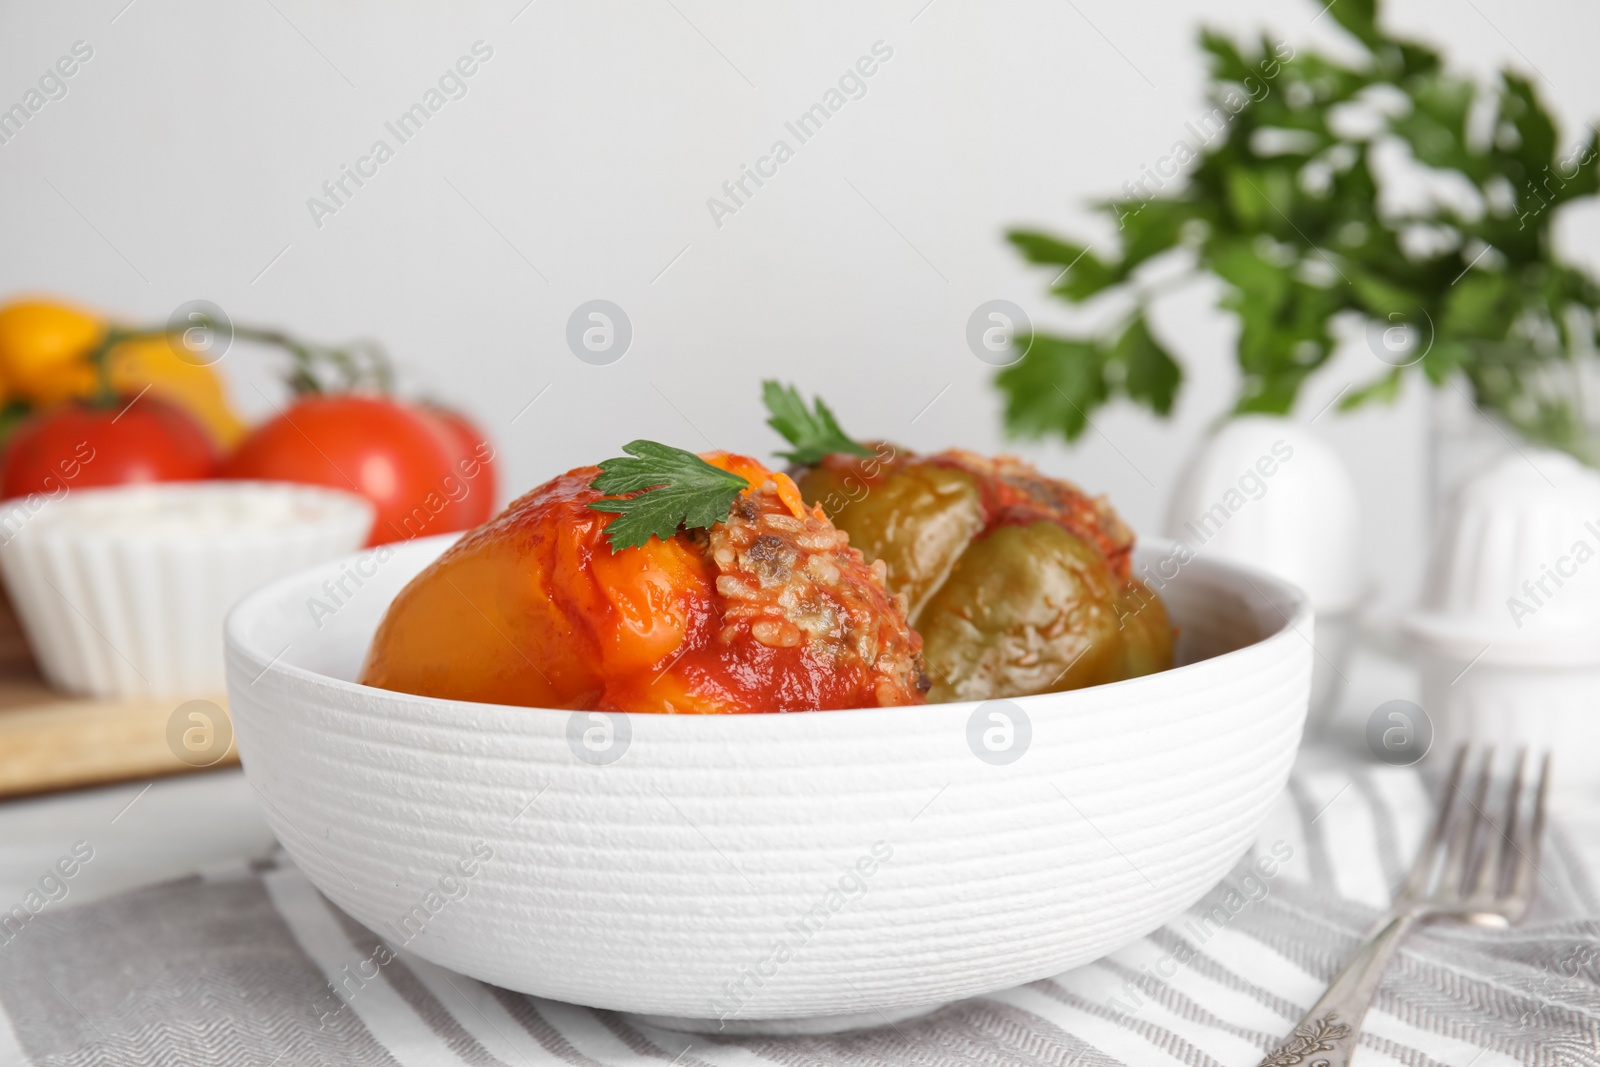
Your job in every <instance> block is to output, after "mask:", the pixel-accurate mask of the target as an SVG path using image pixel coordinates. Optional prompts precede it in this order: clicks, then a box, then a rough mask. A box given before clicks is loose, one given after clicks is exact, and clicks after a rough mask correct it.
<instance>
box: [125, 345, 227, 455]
mask: <svg viewBox="0 0 1600 1067" xmlns="http://www.w3.org/2000/svg"><path fill="white" fill-rule="evenodd" d="M179 344H180V342H179V341H178V339H177V338H176V337H174V338H171V340H170V342H169V339H168V338H166V337H153V338H148V339H146V340H143V341H124V342H123V343H122V344H120V345H117V346H116V347H115V348H113V349H112V350H111V384H112V385H113V386H114V387H115V388H116V390H117V392H119V393H123V394H126V395H130V396H131V395H133V394H136V393H139V392H141V391H142V390H143V389H144V388H145V387H146V386H148V387H149V388H150V395H152V396H159V397H161V398H163V399H165V400H170V401H172V402H173V403H174V404H177V405H178V406H179V407H181V408H183V409H184V410H185V411H187V412H188V413H189V414H191V415H193V416H194V417H195V418H196V419H198V420H200V423H201V425H203V426H204V427H205V428H206V429H207V430H209V431H210V433H211V436H212V437H213V438H215V439H216V442H217V444H218V445H220V446H221V447H222V448H223V449H224V450H226V449H229V448H232V447H233V445H234V444H235V443H237V442H238V440H239V438H241V437H243V436H244V431H245V425H244V422H243V421H241V420H240V418H239V416H238V415H236V414H234V412H233V409H232V408H231V407H229V406H228V398H227V394H226V393H225V392H224V391H223V388H222V380H221V379H220V378H219V377H218V376H217V373H216V372H215V371H214V370H212V369H211V368H210V367H205V366H197V365H196V364H194V363H192V362H190V361H189V360H187V359H184V358H183V357H182V356H180V355H179V354H178V351H177V349H178V347H179Z"/></svg>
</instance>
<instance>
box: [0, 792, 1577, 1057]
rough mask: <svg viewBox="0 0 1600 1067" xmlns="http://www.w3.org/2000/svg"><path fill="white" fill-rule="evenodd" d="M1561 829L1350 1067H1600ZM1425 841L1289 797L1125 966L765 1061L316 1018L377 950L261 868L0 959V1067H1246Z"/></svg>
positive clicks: (1434, 933)
mask: <svg viewBox="0 0 1600 1067" xmlns="http://www.w3.org/2000/svg"><path fill="white" fill-rule="evenodd" d="M1560 814H1561V815H1562V816H1563V821H1561V822H1560V823H1559V824H1558V825H1557V826H1556V827H1555V828H1554V829H1553V832H1552V835H1551V837H1550V839H1549V840H1548V842H1547V846H1546V850H1545V857H1544V860H1543V861H1542V863H1541V865H1540V866H1541V868H1542V870H1541V877H1540V889H1541V894H1542V895H1541V899H1540V901H1539V903H1538V905H1537V908H1536V911H1535V913H1534V914H1533V916H1532V917H1531V918H1530V920H1529V921H1528V922H1527V923H1525V924H1523V925H1522V926H1520V927H1518V928H1517V929H1515V930H1512V931H1504V930H1499V931H1496V930H1482V929H1474V928H1465V927H1455V926H1438V927H1433V928H1429V929H1426V930H1424V931H1423V932H1421V933H1419V934H1418V935H1416V936H1415V937H1413V938H1412V939H1411V940H1410V941H1409V942H1408V943H1407V946H1406V947H1405V948H1404V949H1402V951H1401V954H1400V958H1399V959H1398V960H1397V961H1396V963H1395V964H1394V965H1393V968H1392V970H1391V972H1390V974H1389V976H1388V978H1387V980H1386V981H1385V983H1384V986H1383V989H1382V992H1381V993H1380V995H1379V998H1378V1002H1377V1005H1376V1006H1375V1008H1374V1010H1373V1012H1372V1014H1371V1015H1369V1016H1368V1019H1367V1025H1366V1028H1365V1031H1364V1034H1363V1044H1364V1051H1363V1052H1362V1053H1361V1056H1360V1059H1359V1060H1358V1063H1359V1064H1360V1065H1361V1067H1380V1065H1388V1064H1407V1065H1412V1067H1434V1065H1440V1067H1443V1065H1452V1067H1500V1065H1503V1064H1513V1063H1517V1064H1543V1065H1552V1067H1555V1065H1580V1064H1594V1065H1600V898H1597V896H1596V892H1597V875H1600V833H1597V832H1596V830H1597V828H1600V812H1590V811H1585V810H1583V809H1582V808H1575V807H1570V806H1569V807H1568V808H1567V809H1564V810H1563V811H1562V812H1560ZM1428 815H1429V803H1428V796H1427V790H1426V789H1425V787H1424V783H1423V782H1422V780H1421V779H1420V778H1419V777H1418V776H1417V775H1416V774H1415V773H1414V772H1412V771H1409V770H1403V769H1394V768H1386V767H1366V766H1362V767H1346V768H1340V767H1334V768H1330V769H1326V770H1318V771H1300V772H1297V773H1296V775H1295V776H1294V778H1293V779H1292V781H1291V784H1290V788H1289V789H1288V791H1287V792H1286V793H1285V795H1284V797H1283V799H1282V802H1281V803H1280V804H1279V806H1278V808H1277V810H1276V811H1275V812H1274V815H1273V817H1272V818H1271V820H1270V821H1269V822H1268V824H1267V826H1266V827H1265V829H1264V831H1263V834H1262V836H1261V839H1260V841H1259V843H1258V845H1257V847H1256V850H1255V853H1254V854H1253V856H1252V857H1247V858H1246V860H1245V861H1243V862H1242V863H1241V864H1240V865H1239V867H1238V868H1237V869H1236V870H1235V871H1234V872H1233V874H1232V875H1230V876H1229V878H1227V879H1226V880H1224V882H1223V883H1222V884H1221V885H1219V886H1217V887H1216V889H1214V890H1213V891H1212V892H1211V893H1210V894H1208V895H1207V897H1206V898H1205V899H1204V900H1202V901H1201V902H1200V903H1199V904H1197V905H1196V906H1195V907H1194V908H1193V909H1191V910H1190V912H1189V913H1188V914H1186V915H1185V916H1182V917H1180V918H1178V919H1177V920H1175V921H1174V922H1172V923H1171V924H1169V925H1168V926H1167V927H1165V928H1164V929H1161V930H1159V931H1157V932H1156V933H1154V934H1152V935H1151V936H1149V937H1147V938H1145V939H1143V940H1142V941H1139V942H1138V943H1136V944H1133V945H1130V946H1128V947H1126V948H1124V949H1122V950H1121V951H1119V952H1116V953H1114V954H1112V955H1111V956H1109V957H1107V958H1106V959H1103V960H1100V961H1099V962H1097V963H1093V964H1090V965H1088V966H1085V967H1080V968H1078V969H1076V970H1073V971H1069V972H1067V973H1065V974H1060V975H1057V976H1055V977H1054V978H1048V979H1045V980H1043V981H1039V982H1034V983H1031V984H1029V985H1026V986H1021V987H1018V988H1016V989H1010V990H1006V991H1004V992H1000V993H995V994H993V995H990V996H986V997H979V998H975V999H973V1000H969V1001H965V1002H962V1003H959V1004H955V1005H951V1006H949V1007H947V1008H945V1009H943V1010H942V1011H939V1012H937V1013H935V1014H933V1015H930V1016H926V1017H924V1018H921V1019H916V1020H912V1021H908V1022H901V1023H900V1024H899V1025H898V1026H883V1027H881V1028H879V1029H876V1030H871V1031H865V1032H860V1033H854V1034H847V1035H842V1036H835V1037H811V1038H785V1039H776V1038H753V1037H733V1036H728V1035H721V1036H695V1035H682V1034H676V1033H672V1032H669V1031H664V1030H657V1029H654V1028H651V1027H649V1026H646V1025H643V1024H642V1023H640V1022H638V1021H637V1020H633V1019H630V1018H628V1017H626V1016H622V1015H618V1014H617V1013H614V1012H608V1011H595V1010H591V1009H589V1008H582V1007H575V1006H572V1005H568V1004H560V1003H555V1002H552V1001H546V1000H540V999H537V998H533V997H527V996H522V995H520V994H515V993H509V992H507V991H505V990H502V989H496V988H493V987H489V986H485V985H483V984H481V983H478V982H475V981H472V980H471V979H468V978H464V977H462V976H461V975H458V974H454V973H451V972H448V971H444V970H442V969H440V968H438V967H435V966H433V965H431V964H429V963H426V962H424V961H423V960H420V959H417V958H416V957H414V956H411V955H409V954H407V953H405V952H400V953H398V956H397V959H396V960H395V961H393V962H391V963H389V964H388V965H387V966H385V967H383V968H382V969H381V974H380V977H378V978H376V979H373V980H371V981H369V982H367V983H366V984H365V985H363V986H362V987H360V988H359V990H357V991H356V992H355V993H353V994H352V995H350V996H349V997H348V999H347V1000H346V999H343V998H336V997H335V996H334V995H333V993H332V992H331V989H330V982H331V981H337V980H339V979H340V978H342V977H343V976H344V975H345V973H346V972H345V971H344V970H343V969H344V968H346V967H349V966H351V965H353V964H355V963H357V962H358V961H361V960H364V959H367V958H368V957H370V956H371V955H372V954H373V951H374V949H375V947H376V945H377V939H376V937H375V935H373V934H372V933H370V932H368V931H366V930H365V929H363V928H362V927H360V926H359V925H357V924H356V923H354V922H353V921H351V920H350V919H349V918H347V917H346V916H344V915H343V914H342V913H341V912H339V911H338V910H337V909H336V908H334V907H333V906H331V905H330V904H329V903H328V902H327V901H326V900H324V899H323V898H322V896H321V895H320V894H318V893H317V891H316V890H315V889H313V888H312V887H311V885H310V884H309V883H308V882H307V881H306V880H305V878H304V877H303V876H302V875H301V874H300V872H299V871H298V870H297V869H295V867H294V866H293V865H292V864H290V863H289V862H288V861H287V860H284V859H281V858H273V859H269V860H263V861H260V862H257V863H255V864H252V865H249V866H243V865H241V866H239V867H238V868H235V869H229V870H222V871H211V872H206V873H204V874H202V875H196V876H194V877H191V878H187V879H184V880H181V881H178V882H173V883H168V884H165V885H160V886H153V887H150V888H147V889H142V890H138V891H136V892H132V893H127V894H125V895H123V896H120V897H117V898H113V899H109V900H103V901H99V902H95V903H91V904H87V905H83V906H80V907H76V908H64V909H62V910H60V911H59V912H50V911H46V912H44V913H41V914H40V915H39V916H38V917H37V918H36V919H35V920H34V921H33V922H31V923H30V924H29V926H28V928H27V929H26V931H25V933H24V934H23V935H22V936H19V937H17V938H16V939H15V940H14V941H12V942H11V943H9V944H7V945H5V946H3V947H0V1009H3V1010H0V1065H5V1067H9V1065H12V1064H32V1065H39V1067H45V1065H49V1067H57V1065H60V1067H67V1065H80V1064H81V1065H84V1067H89V1065H95V1067H105V1065H121V1064H140V1065H160V1067H172V1065H191V1064H193V1065H201V1064H206V1065H210V1064H225V1065H252V1067H299V1065H323V1064H327V1065H343V1064H362V1065H366V1064H384V1065H390V1064H404V1065H433V1064H470V1065H474V1067H522V1065H534V1064H561V1065H581V1067H599V1065H614V1067H621V1065H625V1064H655V1065H656V1067H661V1065H663V1064H666V1065H669V1067H671V1065H682V1067H751V1065H765V1067H770V1065H774V1064H776V1065H780V1067H803V1065H812V1064H816V1065H834V1064H842V1065H860V1067H875V1065H881V1064H898V1063H907V1064H921V1065H936V1064H985V1065H999V1064H1053V1065H1060V1067H1064V1065H1083V1067H1110V1065H1114V1064H1129V1065H1136V1067H1144V1065H1162V1067H1165V1065H1169V1064H1189V1065H1206V1067H1216V1065H1230V1064H1238V1065H1253V1064H1256V1063H1258V1062H1259V1061H1260V1059H1261V1057H1262V1055H1263V1054H1264V1052H1265V1051H1266V1050H1267V1049H1268V1048H1269V1047H1271V1046H1272V1045H1274V1044H1276V1042H1277V1041H1278V1040H1279V1039H1280V1038H1282V1037H1283V1036H1284V1035H1285V1034H1286V1033H1287V1031H1288V1029H1289V1028H1290V1027H1291V1026H1292V1025H1293V1024H1294V1023H1295V1022H1296V1021H1297V1020H1298V1019H1299V1017H1300V1016H1301V1014H1302V1013H1303V1012H1304V1010H1305V1009H1306V1008H1307V1006H1309V1005H1310V1003H1311V1002H1312V1001H1313V1000H1314V999H1315V998H1316V997H1317V996H1318V994H1320V993H1321V991H1322V988H1323V986H1324V985H1325V984H1326V983H1327V981H1328V980H1329V979H1330V978H1331V977H1332V976H1333V974H1334V973H1335V971H1336V970H1337V969H1338V968H1339V966H1340V965H1341V964H1342V963H1343V962H1344V960H1345V958H1346V957H1347V956H1348V954H1349V953H1350V951H1351V949H1352V948H1353V947H1354V945H1355V944H1356V940H1357V938H1358V937H1359V936H1360V935H1361V933H1362V932H1363V930H1364V929H1365V928H1366V927H1367V926H1368V925H1369V924H1370V923H1371V921H1372V920H1373V918H1374V917H1375V915H1376V914H1377V913H1378V911H1379V910H1380V909H1381V908H1382V907H1383V905H1384V904H1385V903H1386V902H1387V901H1388V898H1389V890H1390V887H1392V886H1394V885H1396V884H1397V883H1398V882H1399V880H1400V878H1401V873H1402V871H1403V869H1404V867H1405V865H1406V864H1407V863H1408V861H1409V859H1410V856H1411V854H1412V853H1413V851H1414V850H1415V848H1416V846H1417V842H1418V840H1419V839H1420V837H1421V834H1422V832H1423V830H1424V828H1425V827H1426V824H1427V820H1428ZM1267 856H1272V857H1275V858H1277V859H1279V860H1282V862H1281V863H1280V864H1276V865H1274V864H1265V865H1263V864H1259V863H1258V862H1257V861H1258V860H1259V859H1261V858H1263V857H1267ZM1285 856H1287V857H1288V858H1287V859H1283V857H1285ZM1267 868H1270V869H1272V870H1273V874H1272V876H1271V877H1266V876H1264V874H1263V873H1262V872H1263V870H1264V869H1267Z"/></svg>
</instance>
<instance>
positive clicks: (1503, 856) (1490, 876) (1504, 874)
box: [1472, 745, 1528, 899]
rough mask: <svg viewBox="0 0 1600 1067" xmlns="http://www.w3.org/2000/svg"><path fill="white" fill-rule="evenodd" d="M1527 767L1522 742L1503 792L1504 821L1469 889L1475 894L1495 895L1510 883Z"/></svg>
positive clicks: (1492, 836)
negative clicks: (1513, 770)
mask: <svg viewBox="0 0 1600 1067" xmlns="http://www.w3.org/2000/svg"><path fill="white" fill-rule="evenodd" d="M1527 770H1528V748H1527V746H1526V745H1524V746H1523V747H1522V748H1520V749H1518V750H1517V769H1516V772H1515V773H1514V774H1513V775H1512V777H1511V788H1510V791H1509V792H1508V793H1507V794H1506V805H1505V807H1506V817H1505V822H1503V823H1502V824H1500V826H1499V828H1498V829H1499V832H1498V833H1495V834H1493V835H1491V836H1490V838H1489V847H1488V849H1487V850H1486V852H1485V856H1484V862H1483V866H1482V868H1481V869H1480V870H1479V872H1478V884H1477V885H1476V886H1474V887H1473V890H1472V895H1473V896H1475V897H1482V898H1485V899H1493V898H1497V897H1499V896H1500V895H1501V894H1502V893H1505V892H1507V887H1508V886H1509V885H1510V882H1511V878H1512V875H1513V873H1514V872H1515V870H1516V859H1517V848H1516V834H1517V832H1518V828H1519V827H1520V826H1521V825H1522V788H1523V785H1524V784H1525V782H1526V780H1527Z"/></svg>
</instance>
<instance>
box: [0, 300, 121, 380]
mask: <svg viewBox="0 0 1600 1067" xmlns="http://www.w3.org/2000/svg"><path fill="white" fill-rule="evenodd" d="M104 331H105V324H104V323H102V322H101V321H100V320H99V319H97V318H95V317H94V316H93V315H91V314H89V313H88V312H86V311H82V310H80V309H78V308H75V307H72V306H71V305H68V304H61V303H57V302H54V301H49V300H19V301H17V302H15V303H13V304H8V305H6V306H5V307H4V308H0V380H3V381H4V383H5V386H6V390H7V392H8V393H11V394H13V395H17V396H21V397H23V398H25V399H27V400H31V401H33V402H34V403H36V404H53V403H57V402H59V401H62V400H67V399H70V398H72V397H75V396H82V395H84V394H85V393H88V392H90V391H91V390H92V389H93V388H94V371H93V369H92V368H90V366H89V364H88V361H87V360H86V359H85V358H84V357H85V356H86V355H88V353H89V352H90V350H91V349H93V348H94V346H95V344H96V343H97V342H98V341H99V340H100V338H101V336H102V334H103V333H104Z"/></svg>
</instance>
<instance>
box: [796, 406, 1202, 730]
mask: <svg viewBox="0 0 1600 1067" xmlns="http://www.w3.org/2000/svg"><path fill="white" fill-rule="evenodd" d="M823 410H825V409H823ZM849 444H850V445H851V446H852V447H851V450H850V451H849V452H835V453H832V454H829V455H825V456H821V457H820V458H818V457H810V460H811V461H810V462H809V463H808V464H806V465H804V466H802V467H801V468H799V469H798V470H797V472H796V474H797V479H796V480H797V481H798V483H799V486H800V490H801V493H802V494H803V495H804V496H805V498H806V500H807V502H810V503H820V504H821V505H822V507H823V510H824V511H826V512H827V513H828V516H829V517H830V518H831V519H832V520H833V522H834V524H835V525H836V526H837V527H838V528H839V529H841V530H844V531H845V532H847V533H848V534H849V535H850V543H851V544H852V545H854V546H855V547H856V548H859V549H860V550H861V551H862V552H863V553H864V554H865V555H866V557H867V558H868V559H880V560H882V561H883V562H884V564H885V565H886V566H887V568H888V575H887V578H888V586H889V590H890V592H892V593H897V594H900V595H903V596H904V597H905V598H906V606H907V610H908V617H909V621H910V623H911V625H912V627H913V628H915V629H916V630H917V631H918V632H919V633H921V634H922V639H923V654H924V657H925V659H926V662H927V665H928V673H929V674H930V675H931V677H932V679H933V689H932V691H931V692H930V693H929V694H928V698H929V700H932V701H952V700H989V699H995V698H1000V697H1016V696H1024V695H1027V694H1030V693H1048V692H1055V691H1058V690H1064V689H1077V688H1081V687H1083V686H1089V685H1099V684H1102V683H1105V682H1115V681H1120V680H1122V679H1124V678H1133V677H1136V676H1138V675H1142V674H1150V673H1153V672H1155V671H1160V670H1165V669H1166V668H1168V667H1170V666H1171V665H1172V645H1173V632H1172V626H1171V623H1170V622H1169V620H1168V617H1167V612H1166V609H1165V607H1163V605H1162V603H1161V600H1160V598H1158V597H1157V596H1156V595H1155V593H1154V592H1153V591H1152V590H1150V588H1149V587H1148V586H1146V585H1145V584H1144V583H1142V582H1140V581H1139V580H1138V579H1137V578H1134V577H1133V575H1132V574H1131V570H1130V559H1129V557H1130V553H1131V551H1132V548H1133V535H1132V533H1131V531H1129V530H1128V528H1127V527H1126V526H1124V525H1123V523H1122V522H1121V520H1119V519H1118V518H1117V516H1116V514H1115V513H1114V512H1113V511H1112V510H1111V508H1110V506H1109V505H1108V504H1107V503H1106V502H1105V500H1104V499H1103V498H1092V497H1089V496H1087V495H1085V494H1084V493H1083V492H1082V491H1080V490H1079V489H1078V488H1077V487H1076V486H1073V485H1071V484H1070V483H1067V482H1064V481H1060V480H1058V479H1052V478H1047V477H1045V476H1044V475H1042V474H1040V473H1039V472H1038V471H1037V470H1035V469H1034V468H1033V467H1032V466H1030V465H1028V464H1026V463H1023V462H1022V461H1020V460H1018V459H1015V458H1012V457H999V458H990V457H985V456H979V455H975V454H973V453H970V452H964V451H959V450H952V451H948V452H941V453H938V454H936V455H928V456H915V455H910V454H907V453H904V452H901V451H899V450H897V449H895V448H893V447H892V446H889V445H886V444H875V445H868V446H861V445H856V444H855V443H854V442H849ZM863 453H870V454H863Z"/></svg>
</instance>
